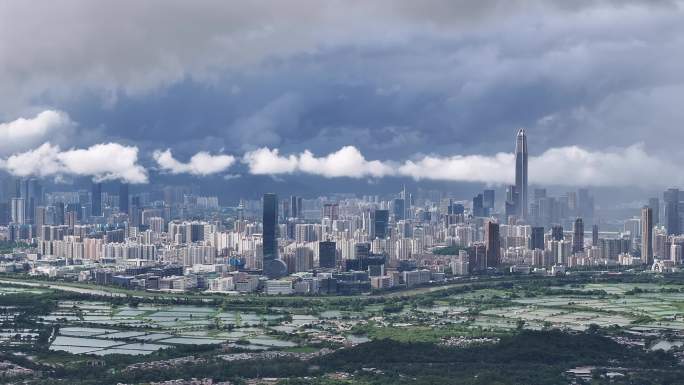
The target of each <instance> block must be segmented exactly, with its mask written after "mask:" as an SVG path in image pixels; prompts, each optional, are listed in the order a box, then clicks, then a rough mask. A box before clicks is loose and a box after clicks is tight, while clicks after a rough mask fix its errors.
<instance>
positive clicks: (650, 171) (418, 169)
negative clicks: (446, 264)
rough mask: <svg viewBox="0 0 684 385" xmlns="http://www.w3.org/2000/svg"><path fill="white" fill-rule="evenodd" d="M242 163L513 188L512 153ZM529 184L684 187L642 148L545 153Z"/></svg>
mask: <svg viewBox="0 0 684 385" xmlns="http://www.w3.org/2000/svg"><path fill="white" fill-rule="evenodd" d="M242 161H243V162H244V163H245V164H247V166H248V168H249V171H250V173H252V174H257V175H282V174H293V173H304V174H310V175H318V176H322V177H326V178H336V177H349V178H379V177H385V176H394V177H410V178H413V179H415V180H441V181H455V182H475V183H477V182H479V183H487V184H498V185H501V184H511V183H513V181H514V177H515V170H514V168H515V156H514V154H512V153H499V154H495V155H491V156H487V155H455V156H447V157H441V156H419V157H417V158H416V159H413V160H407V161H404V162H402V163H399V162H394V161H381V160H367V159H366V158H365V157H364V156H363V155H362V154H361V152H360V151H359V150H358V149H356V148H355V147H353V146H346V147H343V148H342V149H340V150H339V151H336V152H333V153H330V154H328V155H326V156H323V157H316V156H314V155H313V154H312V153H311V152H309V151H304V152H302V153H299V154H290V155H281V154H280V153H279V151H278V150H276V149H273V150H272V149H268V148H261V149H259V150H255V151H252V152H248V153H247V154H245V156H244V157H243V159H242ZM529 169H530V183H533V184H538V185H558V186H613V187H622V186H632V187H639V186H643V187H652V186H668V185H671V184H675V185H676V184H678V183H681V182H683V180H682V178H681V177H680V176H678V173H677V167H676V165H674V164H672V163H670V162H668V161H665V160H663V159H660V158H657V157H655V156H652V155H649V154H648V153H646V151H645V150H644V148H643V145H641V144H636V145H633V146H630V147H627V148H616V149H609V150H605V151H589V150H586V149H583V148H580V147H577V146H569V147H559V148H552V149H549V150H547V151H545V152H543V153H542V154H540V155H539V156H533V157H530V159H529Z"/></svg>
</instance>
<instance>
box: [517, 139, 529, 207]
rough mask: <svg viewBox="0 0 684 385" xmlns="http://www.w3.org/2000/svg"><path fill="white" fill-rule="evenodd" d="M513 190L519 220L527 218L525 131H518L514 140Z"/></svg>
mask: <svg viewBox="0 0 684 385" xmlns="http://www.w3.org/2000/svg"><path fill="white" fill-rule="evenodd" d="M515 190H516V192H517V193H518V194H517V201H516V202H515V204H516V209H517V211H518V214H519V215H520V217H521V218H527V210H528V207H529V206H528V204H527V198H528V195H529V194H528V191H527V135H526V134H525V129H524V128H521V129H520V130H518V135H517V137H516V139H515Z"/></svg>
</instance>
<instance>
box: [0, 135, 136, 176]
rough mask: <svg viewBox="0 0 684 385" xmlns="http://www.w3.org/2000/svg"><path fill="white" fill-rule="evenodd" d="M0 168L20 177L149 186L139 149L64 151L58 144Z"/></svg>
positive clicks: (109, 147) (112, 145) (0, 163)
mask: <svg viewBox="0 0 684 385" xmlns="http://www.w3.org/2000/svg"><path fill="white" fill-rule="evenodd" d="M0 167H1V168H2V169H4V170H6V171H7V172H9V173H10V174H12V175H15V176H19V177H28V176H35V177H50V178H58V179H59V178H61V177H72V176H74V177H91V178H92V179H93V180H95V181H110V180H121V181H124V182H128V183H147V181H148V179H147V171H146V170H145V168H144V167H142V166H141V165H139V164H138V148H137V147H129V146H124V145H121V144H118V143H102V144H96V145H93V146H90V147H88V148H85V149H69V150H64V151H62V150H61V149H60V147H59V146H58V145H53V144H50V143H44V144H43V145H41V146H40V147H38V148H36V149H33V150H29V151H26V152H22V153H17V154H14V155H11V156H10V157H8V158H7V159H4V160H2V161H0Z"/></svg>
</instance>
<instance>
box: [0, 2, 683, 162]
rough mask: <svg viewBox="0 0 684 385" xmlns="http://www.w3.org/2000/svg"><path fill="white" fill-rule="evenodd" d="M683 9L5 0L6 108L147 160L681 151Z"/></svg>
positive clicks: (0, 74) (1, 23) (0, 9)
mask: <svg viewBox="0 0 684 385" xmlns="http://www.w3.org/2000/svg"><path fill="white" fill-rule="evenodd" d="M37 8H38V9H39V11H36V9H37ZM682 16H683V14H682V9H681V3H680V2H677V1H590V0H585V1H573V2H568V1H512V0H506V1H503V0H501V1H495V0H483V1H453V0H452V1H446V0H444V1H427V2H416V1H408V0H407V1H375V2H367V1H351V2H349V1H331V2H320V1H314V0H309V1H292V2H274V1H254V2H248V3H236V2H222V1H221V2H219V1H216V2H213V1H203V2H199V3H195V2H185V1H183V2H181V1H178V2H176V1H163V2H156V1H147V2H133V1H131V2H126V1H123V2H120V1H118V2H97V3H94V2H90V1H65V2H58V3H41V5H40V6H39V7H36V5H35V4H31V2H5V3H3V4H2V5H0V32H1V33H0V55H1V56H2V60H0V82H2V84H3V87H2V90H0V97H2V98H3V101H5V103H3V104H2V105H3V107H1V108H0V116H2V117H3V119H2V121H10V120H13V119H15V118H17V117H19V116H25V115H27V113H26V111H31V114H32V115H35V113H36V112H37V111H39V110H42V109H47V108H53V109H57V110H62V111H65V112H66V113H68V115H69V116H70V118H71V119H72V120H73V121H75V122H77V123H78V127H79V130H81V132H84V131H90V130H92V128H94V127H98V128H100V129H99V130H98V131H97V137H95V138H92V142H93V143H95V142H98V141H105V140H106V141H117V142H121V143H125V144H128V145H136V146H139V147H140V148H141V149H142V151H141V158H143V159H147V161H150V160H151V154H152V152H153V150H157V149H165V148H171V149H172V150H173V151H174V155H177V156H179V157H180V158H181V159H189V158H190V157H191V156H192V155H194V154H195V153H197V152H198V151H200V150H203V151H209V152H211V153H218V152H226V153H229V154H234V155H235V156H240V155H241V154H243V153H244V152H246V151H250V150H254V149H257V148H261V147H264V146H266V147H269V148H279V149H281V150H282V151H283V153H298V152H301V151H303V150H305V149H309V150H311V151H313V152H314V153H315V154H319V155H325V154H329V153H333V152H335V151H337V150H339V149H340V148H342V147H343V146H346V145H354V146H356V147H357V148H358V149H359V150H360V151H361V152H362V153H363V154H364V155H365V156H366V157H367V158H368V159H383V160H384V159H388V160H392V159H396V160H402V159H406V158H411V157H415V156H416V154H441V155H451V154H493V153H495V152H498V151H510V150H511V146H512V145H511V142H512V140H511V138H512V132H514V130H515V128H516V127H519V126H525V127H529V128H530V130H529V132H530V147H531V148H532V150H533V151H534V152H536V153H541V152H543V151H544V150H546V149H547V148H550V147H561V146H567V145H575V144H579V145H582V146H586V147H590V148H593V149H602V148H605V147H610V146H621V147H628V146H631V145H632V144H634V143H637V142H644V143H645V147H644V149H645V151H647V152H653V151H654V149H655V148H662V146H663V145H665V147H666V148H670V149H674V148H676V147H678V145H677V144H676V143H678V142H679V141H681V140H683V139H684V134H682V133H681V132H680V130H679V127H680V126H681V123H680V122H681V118H682V112H681V111H682V109H681V108H680V107H679V106H678V103H677V102H676V101H677V100H681V97H682V96H684V86H682V82H683V81H684V74H683V73H682V72H681V70H680V68H682V67H684V58H683V57H682V55H683V54H682V52H684V25H683V24H682V23H681V20H682ZM27 36H31V37H32V38H31V39H30V40H27V39H26V38H25V37H27ZM643 132H649V136H647V137H644V135H643ZM91 137H92V136H91ZM662 137H668V138H671V139H673V140H668V141H667V143H663V140H662Z"/></svg>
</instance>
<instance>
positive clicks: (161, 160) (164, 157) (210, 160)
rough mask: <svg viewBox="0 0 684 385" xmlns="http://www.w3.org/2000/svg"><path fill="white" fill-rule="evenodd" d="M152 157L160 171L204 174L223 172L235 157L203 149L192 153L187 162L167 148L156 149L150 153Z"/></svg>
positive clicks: (233, 161)
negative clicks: (214, 153) (213, 153)
mask: <svg viewBox="0 0 684 385" xmlns="http://www.w3.org/2000/svg"><path fill="white" fill-rule="evenodd" d="M152 157H153V158H154V160H155V161H156V162H157V165H158V166H159V168H160V169H161V170H162V171H164V172H168V173H171V174H191V175H200V176H206V175H211V174H216V173H220V172H223V171H225V170H227V169H228V168H229V167H230V166H232V165H233V163H235V157H233V156H232V155H211V154H210V153H208V152H204V151H201V152H198V153H197V154H195V155H193V156H192V158H190V161H189V162H187V163H183V162H181V161H179V160H177V159H176V158H174V157H173V154H172V153H171V150H169V149H167V150H165V151H159V150H157V151H155V152H154V153H153V154H152Z"/></svg>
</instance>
